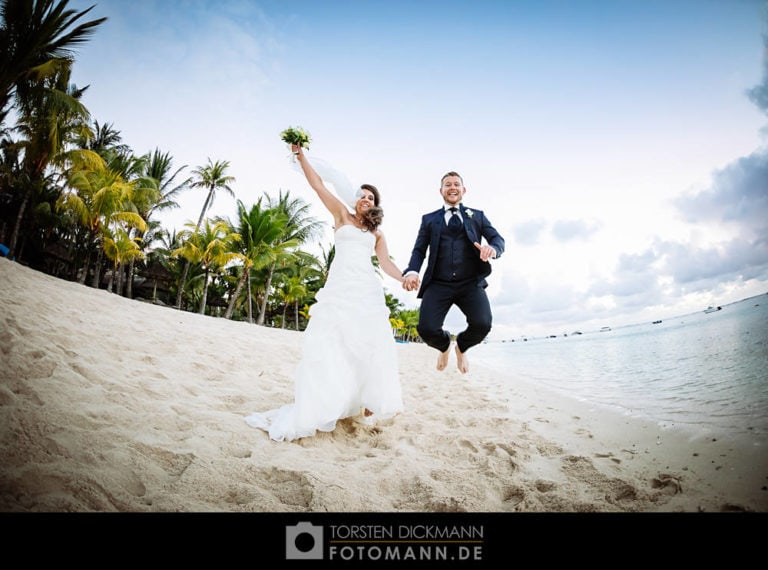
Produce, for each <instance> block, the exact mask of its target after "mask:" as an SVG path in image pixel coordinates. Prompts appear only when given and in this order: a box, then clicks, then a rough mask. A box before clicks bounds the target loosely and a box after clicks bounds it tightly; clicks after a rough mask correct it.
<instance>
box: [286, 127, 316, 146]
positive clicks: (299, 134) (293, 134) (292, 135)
mask: <svg viewBox="0 0 768 570" xmlns="http://www.w3.org/2000/svg"><path fill="white" fill-rule="evenodd" d="M280 136H281V138H282V139H283V141H284V142H286V143H288V144H296V145H299V146H300V147H302V148H309V141H310V140H311V139H310V136H309V133H308V132H307V131H305V130H304V129H302V128H301V127H295V128H294V127H289V128H287V129H285V130H284V131H283V132H282V133H280Z"/></svg>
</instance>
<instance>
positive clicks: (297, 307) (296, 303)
mask: <svg viewBox="0 0 768 570" xmlns="http://www.w3.org/2000/svg"><path fill="white" fill-rule="evenodd" d="M293 308H294V309H295V310H296V330H297V331H298V330H299V300H298V299H296V300H295V301H294V305H293Z"/></svg>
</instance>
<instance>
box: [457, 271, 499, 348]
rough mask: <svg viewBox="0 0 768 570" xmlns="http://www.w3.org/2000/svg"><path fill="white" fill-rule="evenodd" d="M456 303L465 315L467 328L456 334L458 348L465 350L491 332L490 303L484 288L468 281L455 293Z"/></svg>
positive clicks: (478, 342) (481, 340)
mask: <svg viewBox="0 0 768 570" xmlns="http://www.w3.org/2000/svg"><path fill="white" fill-rule="evenodd" d="M455 301H456V305H457V306H458V307H459V309H461V312H462V313H464V315H465V316H466V317H467V328H466V330H464V331H463V332H460V333H459V334H458V335H456V345H457V346H458V347H459V350H460V351H461V352H462V353H463V352H467V350H469V349H470V348H472V347H473V346H475V345H476V344H480V343H481V342H483V339H485V337H486V336H488V333H489V332H491V322H492V320H493V319H492V316H491V304H490V303H489V302H488V295H486V293H485V289H484V288H483V287H481V286H479V285H477V284H476V283H469V284H468V285H466V287H464V288H462V290H461V291H460V292H459V294H458V295H457V297H456V299H455Z"/></svg>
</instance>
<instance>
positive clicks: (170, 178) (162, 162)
mask: <svg viewBox="0 0 768 570" xmlns="http://www.w3.org/2000/svg"><path fill="white" fill-rule="evenodd" d="M172 168H173V157H172V156H171V154H170V153H168V152H165V153H163V152H160V149H158V148H156V149H155V150H154V151H153V152H152V154H151V155H150V156H148V157H147V162H146V168H145V170H144V173H143V174H144V176H146V177H149V178H154V179H155V180H157V181H158V187H159V189H160V198H159V200H158V201H157V202H155V204H153V205H152V207H151V208H150V209H149V211H148V212H147V218H148V219H149V217H150V216H152V214H153V213H155V212H162V211H163V210H172V209H175V208H178V207H179V204H178V202H176V198H177V197H178V195H179V194H181V192H183V191H184V190H186V189H188V188H189V186H190V184H191V183H192V178H191V177H189V178H185V179H184V180H182V181H181V182H177V181H176V177H177V176H178V175H179V174H180V173H181V171H182V170H184V169H185V168H187V165H186V164H185V165H183V166H180V167H179V168H177V169H176V170H174V171H173V172H171V170H172Z"/></svg>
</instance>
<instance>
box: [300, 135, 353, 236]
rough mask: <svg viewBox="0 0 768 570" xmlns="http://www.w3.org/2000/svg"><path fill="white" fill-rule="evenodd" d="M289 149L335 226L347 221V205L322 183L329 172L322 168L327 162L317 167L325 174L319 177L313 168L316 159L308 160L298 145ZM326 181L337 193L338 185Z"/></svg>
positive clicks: (338, 174)
mask: <svg viewBox="0 0 768 570" xmlns="http://www.w3.org/2000/svg"><path fill="white" fill-rule="evenodd" d="M291 150H293V152H294V154H295V155H296V159H297V160H298V164H299V166H300V167H301V170H302V172H304V176H305V177H306V178H307V182H309V185H310V186H311V187H312V189H313V190H314V191H315V192H316V193H317V195H318V197H319V198H320V201H321V202H322V203H323V205H324V206H325V207H326V208H327V209H328V211H329V212H330V213H331V214H332V215H333V219H334V222H335V225H336V227H337V228H338V227H340V226H341V225H343V224H345V223H347V220H346V218H347V216H348V215H349V211H348V210H347V207H346V206H345V205H344V202H342V201H341V200H340V199H339V198H337V197H336V196H335V195H334V194H333V193H332V192H331V191H330V190H328V188H327V187H326V186H325V184H324V183H323V180H324V178H325V177H326V176H327V175H328V174H331V173H330V172H329V171H327V170H325V168H324V166H327V163H323V165H322V166H320V168H319V170H321V171H324V174H325V176H322V177H321V174H320V173H319V172H318V171H317V170H316V169H315V165H316V162H318V159H314V158H313V159H312V161H311V162H310V160H309V159H308V158H307V156H306V155H305V154H304V150H303V149H302V148H301V147H300V146H298V145H291ZM329 168H330V167H329ZM330 170H331V171H332V172H333V173H335V174H336V176H341V177H342V178H344V179H346V177H345V176H344V175H343V174H341V173H340V172H338V171H336V170H334V169H332V168H330ZM331 178H333V174H331ZM328 182H330V183H331V184H333V185H334V188H335V189H336V191H337V193H338V187H337V186H336V184H335V183H334V181H333V180H331V179H330V178H329V179H328ZM342 184H343V181H342ZM347 184H349V181H347ZM351 188H352V185H351V184H349V189H351ZM354 204H355V201H353V202H352V206H351V207H352V208H354Z"/></svg>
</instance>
